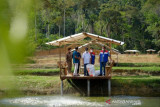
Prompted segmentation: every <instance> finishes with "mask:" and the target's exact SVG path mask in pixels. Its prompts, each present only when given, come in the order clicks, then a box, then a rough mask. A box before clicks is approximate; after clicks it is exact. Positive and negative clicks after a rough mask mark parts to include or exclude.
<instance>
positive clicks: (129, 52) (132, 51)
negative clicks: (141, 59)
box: [124, 50, 139, 55]
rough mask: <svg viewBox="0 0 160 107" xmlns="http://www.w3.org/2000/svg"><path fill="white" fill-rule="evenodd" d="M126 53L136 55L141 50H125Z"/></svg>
mask: <svg viewBox="0 0 160 107" xmlns="http://www.w3.org/2000/svg"><path fill="white" fill-rule="evenodd" d="M124 53H126V54H136V55H138V54H139V51H138V50H125V51H124Z"/></svg>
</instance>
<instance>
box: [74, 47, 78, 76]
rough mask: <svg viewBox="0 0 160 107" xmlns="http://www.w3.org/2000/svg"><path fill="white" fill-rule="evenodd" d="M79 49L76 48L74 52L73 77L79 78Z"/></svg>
mask: <svg viewBox="0 0 160 107" xmlns="http://www.w3.org/2000/svg"><path fill="white" fill-rule="evenodd" d="M77 51H78V47H76V48H75V50H74V52H73V63H74V73H73V76H78V74H77V69H78V62H79V58H78V54H77Z"/></svg>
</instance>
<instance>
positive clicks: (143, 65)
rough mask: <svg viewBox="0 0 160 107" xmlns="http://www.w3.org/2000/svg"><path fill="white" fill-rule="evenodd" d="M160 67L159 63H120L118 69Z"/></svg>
mask: <svg viewBox="0 0 160 107" xmlns="http://www.w3.org/2000/svg"><path fill="white" fill-rule="evenodd" d="M151 66H156V67H160V64H159V63H118V67H151Z"/></svg>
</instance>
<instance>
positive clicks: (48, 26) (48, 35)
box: [48, 24, 50, 37]
mask: <svg viewBox="0 0 160 107" xmlns="http://www.w3.org/2000/svg"><path fill="white" fill-rule="evenodd" d="M49 30H50V29H49V24H48V37H49V34H50V33H49V32H50V31H49Z"/></svg>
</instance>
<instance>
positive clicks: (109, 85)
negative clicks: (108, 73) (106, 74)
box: [108, 79, 111, 96]
mask: <svg viewBox="0 0 160 107" xmlns="http://www.w3.org/2000/svg"><path fill="white" fill-rule="evenodd" d="M108 96H111V80H110V79H108Z"/></svg>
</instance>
